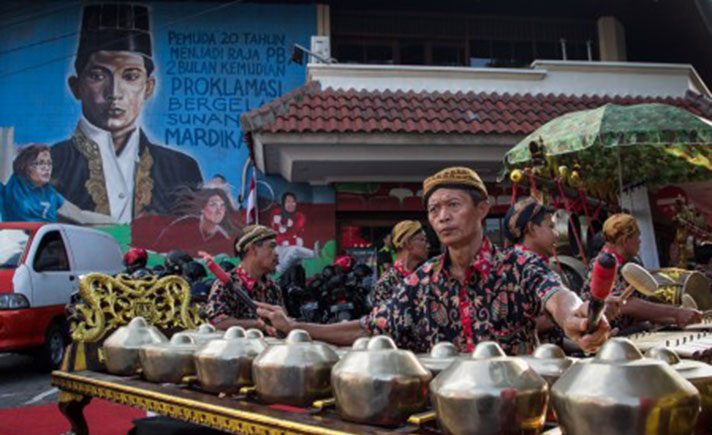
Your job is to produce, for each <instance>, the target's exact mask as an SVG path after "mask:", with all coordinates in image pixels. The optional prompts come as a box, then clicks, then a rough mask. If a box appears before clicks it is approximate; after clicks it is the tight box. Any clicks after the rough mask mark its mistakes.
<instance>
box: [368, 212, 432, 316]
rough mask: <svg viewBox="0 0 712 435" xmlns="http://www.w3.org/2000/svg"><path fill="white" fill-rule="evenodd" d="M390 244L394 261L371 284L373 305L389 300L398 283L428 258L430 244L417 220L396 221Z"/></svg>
mask: <svg viewBox="0 0 712 435" xmlns="http://www.w3.org/2000/svg"><path fill="white" fill-rule="evenodd" d="M391 245H392V246H393V248H394V249H395V250H396V261H395V263H393V266H391V267H390V268H389V269H388V270H386V271H385V272H384V273H383V275H381V278H380V279H379V280H378V282H377V283H376V285H374V286H373V290H372V291H371V298H372V299H373V305H374V306H377V305H380V304H381V303H383V302H385V301H388V300H390V299H391V297H393V294H394V293H395V289H396V288H397V287H398V285H400V283H401V282H402V281H403V280H404V279H405V278H406V277H407V276H408V275H410V274H411V273H412V272H413V271H414V270H415V269H417V268H418V266H420V265H421V264H423V262H424V261H425V260H427V259H428V251H429V250H430V246H429V245H428V239H427V238H426V237H425V230H424V229H423V226H422V225H421V224H420V222H418V221H401V222H398V223H397V224H396V225H395V226H394V227H393V230H392V231H391Z"/></svg>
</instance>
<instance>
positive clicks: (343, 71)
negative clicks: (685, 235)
mask: <svg viewBox="0 0 712 435" xmlns="http://www.w3.org/2000/svg"><path fill="white" fill-rule="evenodd" d="M308 76H309V80H318V81H319V82H321V84H322V88H327V87H332V88H340V89H356V90H368V91H374V90H378V91H384V90H403V91H416V92H418V91H429V92H434V91H437V92H447V91H449V92H498V93H505V92H508V93H510V94H515V93H517V94H524V93H530V94H537V93H543V94H548V93H554V94H571V95H584V94H588V95H592V94H596V95H638V96H661V97H682V96H684V95H685V93H686V92H687V91H688V90H693V91H695V92H697V93H700V94H703V95H707V96H709V95H710V93H709V90H708V89H707V87H706V86H705V84H704V82H702V80H701V79H700V77H699V75H698V74H697V72H696V71H695V69H694V68H693V67H692V65H687V64H649V63H632V62H582V61H548V60H537V61H534V62H533V63H532V65H531V68H529V69H503V68H465V67H422V66H421V67H418V66H397V65H346V64H343V65H340V64H336V65H319V64H310V65H308Z"/></svg>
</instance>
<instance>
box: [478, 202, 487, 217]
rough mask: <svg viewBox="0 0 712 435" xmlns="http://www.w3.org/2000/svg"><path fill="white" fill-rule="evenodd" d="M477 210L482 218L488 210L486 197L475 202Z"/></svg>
mask: <svg viewBox="0 0 712 435" xmlns="http://www.w3.org/2000/svg"><path fill="white" fill-rule="evenodd" d="M477 209H478V211H479V212H480V213H481V214H482V219H484V218H485V217H487V215H488V214H489V211H490V203H489V201H487V200H486V199H485V200H483V201H480V203H479V204H477Z"/></svg>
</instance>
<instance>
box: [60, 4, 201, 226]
mask: <svg viewBox="0 0 712 435" xmlns="http://www.w3.org/2000/svg"><path fill="white" fill-rule="evenodd" d="M74 70H75V72H74V74H73V75H72V76H71V77H69V80H68V84H69V89H70V90H71V93H72V95H73V96H74V98H75V99H76V100H77V101H79V102H80V103H81V108H82V115H81V118H80V119H79V123H78V125H77V127H76V129H75V131H74V135H73V136H72V137H71V138H70V139H68V140H65V141H62V142H59V143H57V144H55V145H54V146H52V148H51V154H52V161H53V163H54V166H53V169H52V183H53V185H54V186H55V188H56V189H57V190H58V191H59V192H60V193H61V194H62V196H64V197H65V198H66V199H67V200H69V201H71V202H72V203H73V204H76V205H77V206H78V207H79V208H81V209H83V210H90V211H94V212H98V213H102V214H106V215H109V216H111V218H112V220H113V221H114V222H117V223H123V224H127V223H130V222H131V221H132V219H133V218H135V217H138V216H139V215H141V214H144V213H155V214H166V213H169V212H170V210H171V207H172V200H173V198H174V193H175V192H176V190H177V189H179V188H181V187H189V188H193V187H197V186H199V185H200V184H201V183H202V181H203V179H202V175H201V172H200V169H199V167H198V164H197V162H196V161H195V160H194V159H193V158H192V157H190V156H188V155H187V154H184V153H182V152H180V151H176V150H173V149H170V148H168V147H165V146H162V145H158V144H155V143H152V142H151V141H150V140H149V138H148V137H147V136H146V133H145V132H144V130H143V129H142V128H141V126H140V118H141V112H142V110H143V108H144V104H145V103H146V101H147V100H149V99H150V98H151V97H152V96H153V94H154V91H155V89H156V80H157V79H156V77H155V76H154V75H153V72H154V61H153V49H152V40H151V31H150V16H149V10H148V8H146V7H145V6H141V5H134V4H94V5H90V6H86V7H85V8H84V10H83V14H82V23H81V32H80V38H79V46H78V50H77V56H76V61H75V63H74Z"/></svg>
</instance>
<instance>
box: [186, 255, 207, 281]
mask: <svg viewBox="0 0 712 435" xmlns="http://www.w3.org/2000/svg"><path fill="white" fill-rule="evenodd" d="M183 276H185V278H186V279H187V280H188V281H190V282H196V281H199V280H201V279H203V278H205V277H207V276H208V273H207V272H206V271H205V267H203V265H202V264H200V263H198V262H197V261H192V260H191V261H189V262H187V263H184V264H183Z"/></svg>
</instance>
